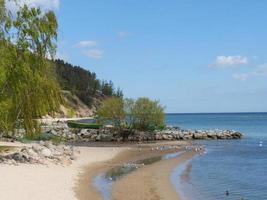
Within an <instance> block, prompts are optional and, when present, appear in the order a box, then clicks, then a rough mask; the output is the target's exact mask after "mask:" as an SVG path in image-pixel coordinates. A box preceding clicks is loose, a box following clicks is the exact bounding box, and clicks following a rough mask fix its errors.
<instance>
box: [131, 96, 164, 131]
mask: <svg viewBox="0 0 267 200" xmlns="http://www.w3.org/2000/svg"><path fill="white" fill-rule="evenodd" d="M130 117H131V123H132V127H133V128H134V129H138V130H155V129H157V128H161V127H162V126H164V117H165V115H164V107H163V106H161V105H160V103H159V101H152V100H150V99H148V98H145V97H142V98H139V99H137V100H136V101H135V102H134V104H133V105H132V107H131V114H130Z"/></svg>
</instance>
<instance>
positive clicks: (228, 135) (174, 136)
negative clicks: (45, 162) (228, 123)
mask: <svg viewBox="0 0 267 200" xmlns="http://www.w3.org/2000/svg"><path fill="white" fill-rule="evenodd" d="M48 132H49V133H51V134H53V135H56V136H60V137H62V138H65V139H67V140H68V141H83V142H95V141H101V142H111V141H114V142H115V141H116V142H120V141H123V140H126V141H155V140H207V139H213V140H217V139H241V138H242V137H243V135H242V134H241V133H240V132H237V131H233V130H183V129H181V128H178V127H168V128H167V129H165V130H160V131H153V132H148V131H137V130H133V131H129V130H127V129H126V130H121V131H120V132H118V131H116V130H114V129H112V128H102V129H99V130H96V129H71V128H68V127H56V128H52V129H51V130H49V131H48Z"/></svg>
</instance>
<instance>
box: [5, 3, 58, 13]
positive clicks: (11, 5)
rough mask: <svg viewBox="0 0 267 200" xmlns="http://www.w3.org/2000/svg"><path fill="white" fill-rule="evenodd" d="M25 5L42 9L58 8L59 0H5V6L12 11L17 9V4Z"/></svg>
mask: <svg viewBox="0 0 267 200" xmlns="http://www.w3.org/2000/svg"><path fill="white" fill-rule="evenodd" d="M25 4H26V5H27V6H29V7H40V8H41V9H42V10H44V11H47V10H58V9H59V5H60V0H18V1H17V3H16V1H14V0H7V1H6V8H7V9H8V10H10V11H11V12H12V13H15V12H17V11H18V6H23V5H25Z"/></svg>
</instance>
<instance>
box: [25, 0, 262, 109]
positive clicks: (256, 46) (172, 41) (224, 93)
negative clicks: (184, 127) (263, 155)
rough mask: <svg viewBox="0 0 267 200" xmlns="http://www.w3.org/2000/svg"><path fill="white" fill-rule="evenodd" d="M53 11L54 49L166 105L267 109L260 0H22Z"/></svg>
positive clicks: (132, 93)
mask: <svg viewBox="0 0 267 200" xmlns="http://www.w3.org/2000/svg"><path fill="white" fill-rule="evenodd" d="M23 2H27V3H28V4H29V5H32V6H36V5H37V6H41V7H42V9H44V10H49V9H52V10H54V11H55V12H56V14H57V17H58V23H59V37H58V52H57V57H58V58H61V59H64V60H65V61H67V62H70V63H71V64H74V65H79V66H81V67H83V68H85V69H88V70H90V71H93V72H96V74H97V76H98V78H100V79H105V80H112V81H113V82H114V84H115V86H119V87H120V88H121V89H122V90H123V92H124V96H125V97H131V98H138V97H144V96H146V97H149V98H152V99H157V100H160V102H161V103H162V104H163V105H165V106H166V112H177V113H188V112H266V111H267V101H266V100H267V12H266V8H267V1H265V0H257V1H255V0H246V1H244V0H224V1H214V0H202V1H197V0H153V1H151V0H108V1H105V0H94V1H92V0H75V1H73V0H23Z"/></svg>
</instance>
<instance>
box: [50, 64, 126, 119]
mask: <svg viewBox="0 0 267 200" xmlns="http://www.w3.org/2000/svg"><path fill="white" fill-rule="evenodd" d="M54 63H55V72H56V77H57V80H58V82H59V84H60V87H61V89H62V91H63V96H64V100H65V105H61V109H60V110H61V111H60V113H59V115H60V116H61V117H74V116H75V117H86V116H91V115H93V113H94V112H95V110H96V108H97V107H98V106H99V104H100V102H101V101H102V100H103V99H104V98H107V97H111V96H118V97H122V96H123V93H122V91H121V90H120V89H119V88H117V89H116V88H115V87H114V85H113V83H112V81H101V80H99V79H98V78H97V76H96V74H95V73H94V72H90V71H89V70H85V69H84V68H82V67H80V66H73V65H72V64H70V63H67V62H64V61H63V60H55V62H54Z"/></svg>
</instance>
